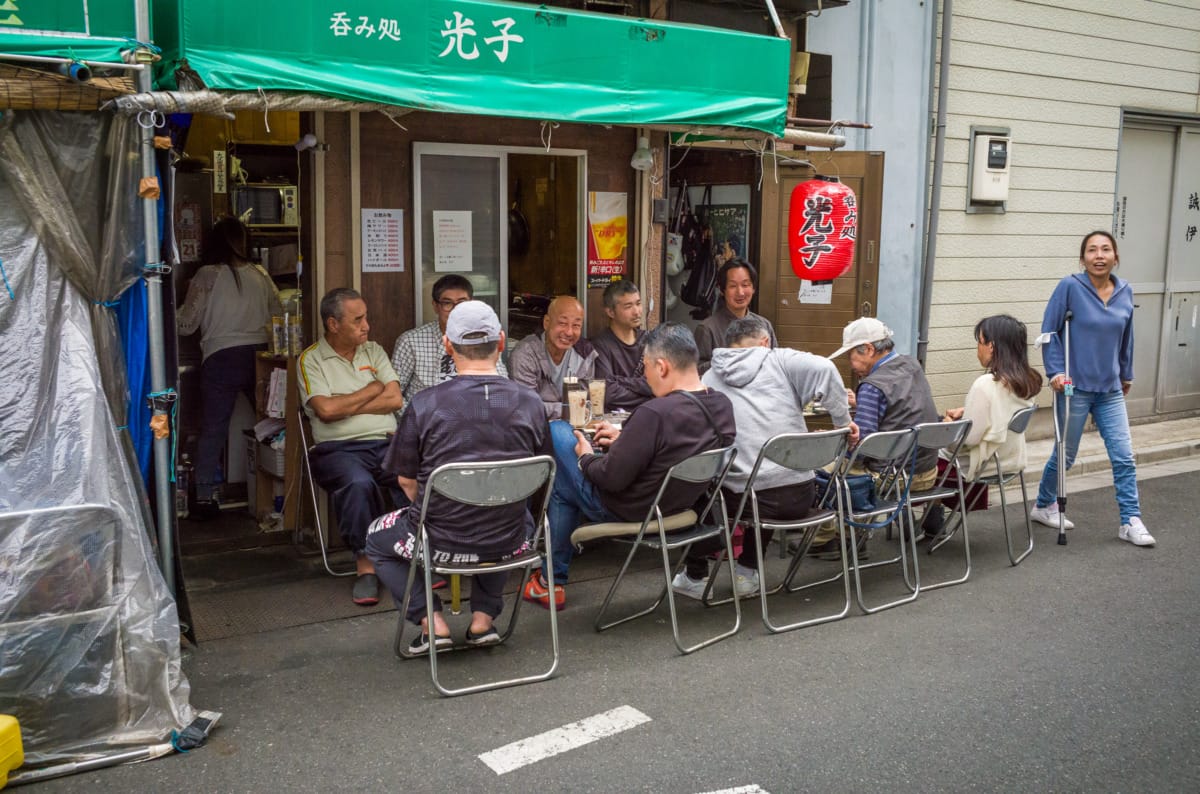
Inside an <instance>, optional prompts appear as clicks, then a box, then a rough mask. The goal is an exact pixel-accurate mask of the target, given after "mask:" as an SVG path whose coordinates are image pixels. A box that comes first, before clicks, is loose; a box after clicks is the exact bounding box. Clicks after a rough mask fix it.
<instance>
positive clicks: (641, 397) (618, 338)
mask: <svg viewBox="0 0 1200 794" xmlns="http://www.w3.org/2000/svg"><path fill="white" fill-rule="evenodd" d="M604 313H605V314H607V315H608V329H607V330H605V331H602V332H600V334H599V335H598V336H595V337H592V340H591V342H592V347H593V348H594V349H595V351H596V370H595V374H596V377H597V378H602V379H603V380H604V381H605V382H606V383H607V384H608V385H607V388H606V389H605V396H604V404H605V408H607V409H608V410H610V411H611V410H613V409H617V408H619V409H621V410H624V411H632V410H633V409H634V408H637V407H638V406H639V405H641V404H642V403H644V402H646V400H649V399H650V398H651V397H653V396H654V393H653V392H652V391H650V384H648V383H647V382H646V377H645V370H644V367H643V364H642V346H643V345H644V344H645V339H646V332H645V331H643V330H642V296H641V293H639V292H638V288H637V284H634V283H633V282H632V281H629V280H627V279H622V280H620V281H614V282H613V283H611V284H609V285H608V286H607V287H605V288H604Z"/></svg>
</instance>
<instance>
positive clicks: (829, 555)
mask: <svg viewBox="0 0 1200 794" xmlns="http://www.w3.org/2000/svg"><path fill="white" fill-rule="evenodd" d="M848 539H849V535H847V540H848ZM830 542H831V543H833V549H832V550H831V551H829V552H826V553H825V554H822V555H821V556H820V559H822V560H825V561H827V562H841V559H842V550H841V547H840V546H838V539H837V538H834V539H833V540H832V541H830ZM870 558H871V557H870V555H868V554H867V533H866V532H863V533H860V534H859V536H858V560H859V562H862V561H863V560H869V559H870ZM851 559H853V558H851Z"/></svg>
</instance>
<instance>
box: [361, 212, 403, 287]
mask: <svg viewBox="0 0 1200 794" xmlns="http://www.w3.org/2000/svg"><path fill="white" fill-rule="evenodd" d="M362 272H364V273H403V272H404V210H387V209H365V208H364V209H363V211H362Z"/></svg>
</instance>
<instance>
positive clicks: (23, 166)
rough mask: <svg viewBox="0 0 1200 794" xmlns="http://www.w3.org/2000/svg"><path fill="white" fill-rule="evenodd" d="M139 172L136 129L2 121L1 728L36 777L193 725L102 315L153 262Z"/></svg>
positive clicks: (16, 118)
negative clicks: (11, 720)
mask: <svg viewBox="0 0 1200 794" xmlns="http://www.w3.org/2000/svg"><path fill="white" fill-rule="evenodd" d="M137 158H138V149H137V135H136V127H135V126H134V122H132V121H131V120H128V119H123V118H114V117H111V116H103V115H100V114H83V113H78V114H74V113H51V112H44V111H34V112H27V113H20V114H14V113H12V112H5V113H4V114H3V116H2V117H0V264H2V266H3V271H4V281H5V283H4V284H0V367H2V368H3V371H4V373H5V374H4V377H3V378H0V712H2V713H6V714H12V715H14V716H16V717H17V719H18V720H19V721H20V722H21V727H22V737H23V740H24V743H25V757H26V764H27V766H44V765H49V764H57V763H65V762H81V761H87V760H91V759H96V758H100V757H104V756H106V755H110V754H114V753H122V752H127V751H129V750H130V749H133V748H137V747H141V746H145V745H150V744H158V743H161V742H164V741H167V740H168V739H169V737H170V735H171V731H173V730H182V729H183V728H184V727H186V726H187V725H188V724H189V723H190V722H191V721H192V719H193V717H194V716H195V712H194V711H193V709H192V707H191V706H190V705H189V703H188V683H187V680H186V678H185V677H184V675H183V673H182V671H181V669H180V652H179V623H178V616H177V613H176V608H175V602H174V600H173V599H172V598H171V595H170V593H169V592H168V590H167V588H166V586H165V584H164V582H163V578H162V575H161V573H160V571H159V569H158V565H157V563H156V561H155V558H154V551H153V547H152V545H151V541H150V534H149V531H148V527H149V511H148V507H147V500H146V496H145V492H144V491H143V489H142V485H141V479H140V477H139V476H138V474H137V471H136V467H135V466H133V465H132V463H131V460H132V458H131V456H130V450H129V445H128V441H127V439H126V437H125V433H124V431H123V430H121V429H120V427H121V425H122V424H123V423H124V412H125V403H126V400H127V399H128V396H127V394H126V389H125V385H124V378H123V374H122V373H123V372H124V366H123V362H122V360H121V354H120V346H119V345H118V343H117V332H116V328H115V325H114V322H113V319H112V317H111V310H110V309H109V308H107V307H105V306H104V305H103V304H104V303H106V302H108V301H111V300H113V299H114V298H115V297H116V296H117V295H119V294H120V292H121V291H123V290H124V289H125V288H126V287H127V286H128V285H130V284H131V283H133V282H134V281H135V280H136V279H137V278H139V277H140V273H141V262H142V261H144V260H143V257H142V250H141V249H142V245H141V228H140V223H141V222H140V213H139V212H138V206H137V180H138V177H139V176H140V173H139V171H138V168H137V162H138V161H137Z"/></svg>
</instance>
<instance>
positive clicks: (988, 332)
mask: <svg viewBox="0 0 1200 794" xmlns="http://www.w3.org/2000/svg"><path fill="white" fill-rule="evenodd" d="M975 341H976V342H990V343H991V345H992V360H991V362H989V363H988V368H987V371H988V372H990V373H991V375H992V377H993V378H995V379H996V380H998V381H1000V382H1001V383H1002V384H1004V385H1005V386H1007V387H1008V389H1009V390H1010V391H1012V393H1013V394H1015V395H1017V396H1018V397H1020V398H1021V399H1022V400H1029V399H1032V398H1033V397H1034V395H1036V394H1037V393H1038V392H1039V391H1041V390H1042V373H1040V372H1038V371H1037V370H1036V369H1034V368H1033V367H1031V366H1029V337H1028V333H1027V332H1026V330H1025V323H1023V322H1021V321H1020V320H1018V319H1017V318H1016V317H1012V316H1010V315H1007V314H994V315H992V316H991V317H984V318H983V319H982V320H980V321H979V322H978V323H976V324H975Z"/></svg>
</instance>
